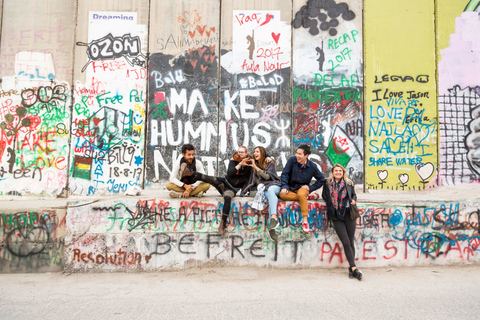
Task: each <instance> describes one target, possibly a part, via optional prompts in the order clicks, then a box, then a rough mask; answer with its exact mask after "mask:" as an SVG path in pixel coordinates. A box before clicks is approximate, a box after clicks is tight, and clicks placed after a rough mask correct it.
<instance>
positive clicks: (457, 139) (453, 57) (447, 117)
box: [438, 1, 480, 185]
mask: <svg viewBox="0 0 480 320" xmlns="http://www.w3.org/2000/svg"><path fill="white" fill-rule="evenodd" d="M463 2H464V3H463V4H464V6H463V7H464V11H465V12H463V13H462V12H458V11H460V10H457V11H453V10H450V11H447V10H442V7H439V9H438V10H439V17H440V19H441V20H447V21H454V30H451V31H452V32H453V31H454V32H453V33H452V34H450V35H449V41H448V45H445V47H441V48H440V55H439V60H440V61H439V63H438V86H439V92H438V94H439V98H438V108H439V121H440V128H439V135H440V145H439V156H440V178H441V183H442V184H447V185H458V184H465V183H479V182H480V143H479V138H478V137H479V134H480V127H479V121H480V120H479V117H480V78H479V76H478V75H479V72H480V67H479V64H478V61H479V60H480V40H479V39H478V29H479V28H480V18H479V12H480V4H479V2H478V1H470V2H468V1H463ZM447 8H448V7H447ZM442 31H443V30H442V29H440V30H439V33H440V35H442ZM444 36H445V35H444Z"/></svg>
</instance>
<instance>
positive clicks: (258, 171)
mask: <svg viewBox="0 0 480 320" xmlns="http://www.w3.org/2000/svg"><path fill="white" fill-rule="evenodd" d="M266 158H267V150H266V149H265V148H264V147H256V148H255V149H254V151H253V159H254V161H252V162H251V167H252V168H253V172H254V173H255V182H256V184H257V185H258V186H260V185H261V184H263V186H264V188H263V187H262V190H264V193H263V195H264V196H265V198H266V200H267V201H268V215H269V223H268V234H269V235H270V238H271V239H272V240H273V241H274V242H275V243H276V242H277V240H278V238H277V233H276V231H275V228H276V227H278V221H277V205H278V193H279V192H280V186H281V182H280V178H279V177H278V176H277V173H276V172H275V161H273V160H272V161H270V162H269V163H267V162H266ZM259 192H261V190H260V189H259V190H258V191H257V195H261V194H259ZM256 198H257V197H256Z"/></svg>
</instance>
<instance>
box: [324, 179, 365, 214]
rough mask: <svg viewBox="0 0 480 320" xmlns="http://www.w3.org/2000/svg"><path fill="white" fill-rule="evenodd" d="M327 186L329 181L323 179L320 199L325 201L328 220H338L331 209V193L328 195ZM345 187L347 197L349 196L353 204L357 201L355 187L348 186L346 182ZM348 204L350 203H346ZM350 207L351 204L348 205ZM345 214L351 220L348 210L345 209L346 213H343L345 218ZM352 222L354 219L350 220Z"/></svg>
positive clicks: (328, 188) (328, 189)
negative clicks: (353, 201)
mask: <svg viewBox="0 0 480 320" xmlns="http://www.w3.org/2000/svg"><path fill="white" fill-rule="evenodd" d="M329 184H330V180H329V179H325V182H324V183H323V190H322V198H323V200H325V202H326V204H327V216H328V220H338V217H337V215H336V212H335V208H334V207H333V202H332V196H331V193H330V187H329ZM345 185H346V186H347V197H348V195H350V198H351V199H352V200H355V202H356V201H357V194H356V193H355V186H353V185H351V184H348V183H346V182H345ZM350 202H351V201H348V203H350ZM350 206H351V204H350ZM347 214H348V217H350V218H351V215H350V209H349V208H347V211H346V212H345V216H347ZM352 220H355V219H352Z"/></svg>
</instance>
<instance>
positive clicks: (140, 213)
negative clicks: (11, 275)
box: [65, 198, 480, 272]
mask: <svg viewBox="0 0 480 320" xmlns="http://www.w3.org/2000/svg"><path fill="white" fill-rule="evenodd" d="M236 199H237V200H236V201H235V202H234V204H233V205H232V212H231V217H230V219H231V220H230V221H231V224H232V226H234V232H233V233H229V234H228V233H227V235H226V236H225V237H221V236H220V235H218V234H217V233H216V231H217V228H218V224H219V217H220V215H221V209H222V204H221V202H220V201H219V200H221V199H214V198H209V199H205V200H201V201H194V200H190V201H188V200H185V201H184V200H167V201H166V200H164V199H141V200H133V199H132V200H131V201H104V202H97V203H94V204H91V205H87V206H81V207H76V208H69V209H68V212H67V221H66V225H67V230H68V236H67V237H66V239H65V241H66V245H65V259H66V260H65V270H67V271H77V272H78V271H100V272H104V271H140V270H143V271H152V270H171V269H183V268H189V267H195V266H203V265H212V264H220V265H224V264H226V265H237V266H244V265H254V266H276V267H318V266H321V267H337V266H344V267H346V266H347V265H348V262H347V261H346V259H345V256H344V254H343V248H342V244H341V243H340V241H339V240H338V237H337V236H336V234H335V232H334V230H333V228H331V227H329V226H328V225H327V221H326V219H325V206H324V204H323V203H322V202H311V203H310V204H309V223H310V226H311V228H312V229H313V230H314V231H313V234H311V235H309V236H306V235H304V234H303V233H302V232H301V226H300V221H301V215H300V208H299V206H298V203H295V202H281V203H280V204H279V210H280V215H279V221H280V224H281V225H282V228H281V234H280V236H279V238H280V241H279V243H278V245H275V244H274V243H273V242H271V241H270V240H269V238H268V236H267V233H266V220H265V219H266V215H262V214H260V213H258V212H255V210H253V209H252V208H251V207H250V204H249V203H250V201H251V199H248V198H241V199H238V198H236ZM479 205H480V203H478V202H474V201H462V202H428V203H411V204H398V205H392V204H389V205H381V204H361V205H360V206H359V208H360V212H361V218H360V219H359V220H358V222H357V232H356V239H355V247H356V257H357V260H358V264H359V265H361V266H362V267H380V266H413V265H416V266H418V265H433V264H442V265H443V264H448V263H459V262H460V263H468V262H478V261H479V260H480V254H479V249H478V248H479V246H480V237H479V236H478V235H479V233H478V232H479V231H480V230H478V221H479V215H480V211H479V210H478V208H479Z"/></svg>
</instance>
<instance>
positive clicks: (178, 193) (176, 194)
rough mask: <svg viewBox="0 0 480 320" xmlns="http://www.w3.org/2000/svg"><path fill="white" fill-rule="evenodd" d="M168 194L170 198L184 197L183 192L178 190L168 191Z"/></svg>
mask: <svg viewBox="0 0 480 320" xmlns="http://www.w3.org/2000/svg"><path fill="white" fill-rule="evenodd" d="M168 195H169V196H170V198H181V197H183V193H180V192H176V191H170V192H169V193H168Z"/></svg>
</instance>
